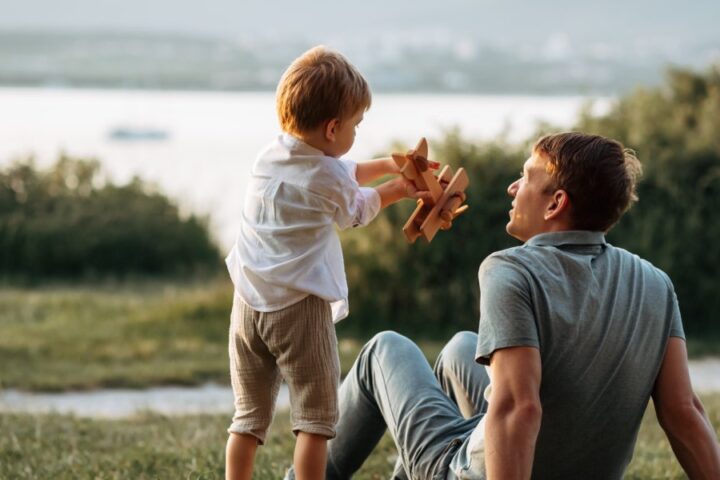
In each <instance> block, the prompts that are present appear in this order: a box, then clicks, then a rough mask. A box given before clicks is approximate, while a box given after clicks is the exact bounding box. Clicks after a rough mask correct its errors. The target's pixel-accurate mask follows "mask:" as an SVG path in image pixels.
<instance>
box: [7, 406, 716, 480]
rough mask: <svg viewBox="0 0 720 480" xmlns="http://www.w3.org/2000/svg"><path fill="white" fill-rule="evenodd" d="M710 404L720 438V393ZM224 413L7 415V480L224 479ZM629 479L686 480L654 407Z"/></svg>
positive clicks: (280, 437)
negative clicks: (102, 416) (123, 417)
mask: <svg viewBox="0 0 720 480" xmlns="http://www.w3.org/2000/svg"><path fill="white" fill-rule="evenodd" d="M703 402H704V404H705V407H706V409H707V411H708V415H709V416H710V419H711V421H712V423H713V425H715V427H716V433H718V434H720V431H718V430H717V429H718V427H720V394H715V395H705V396H703ZM228 423H229V419H228V418H227V417H224V416H217V415H198V416H188V417H162V416H157V415H150V414H148V415H142V416H139V417H137V418H133V419H128V420H88V419H79V418H74V417H71V416H55V415H0V431H2V432H4V433H3V435H0V478H12V479H44V478H53V479H59V480H62V479H68V480H69V479H126V478H133V479H156V478H162V479H164V478H178V479H197V480H199V479H208V480H209V479H221V478H223V468H224V445H225V441H226V439H227V434H226V433H225V429H226V428H227V426H228ZM289 431H290V423H289V418H288V415H287V413H283V414H280V415H278V416H276V418H275V421H274V422H273V425H272V427H271V431H270V434H269V436H268V442H267V444H266V445H265V446H264V447H261V448H259V449H258V456H257V459H256V469H255V476H254V478H257V479H277V478H282V476H283V475H284V472H285V469H286V468H287V467H288V466H289V464H290V460H291V458H292V450H293V445H294V437H293V436H292V434H291V433H289ZM395 458H396V453H395V448H394V445H393V443H392V441H391V439H390V437H389V436H388V435H387V434H386V435H385V437H384V438H383V439H382V441H381V442H380V445H379V446H378V447H377V448H376V449H375V451H374V452H373V454H372V456H371V457H370V458H369V459H368V461H367V462H366V463H365V465H363V468H362V470H361V471H360V472H358V474H357V475H356V476H355V477H354V478H356V479H359V480H369V479H379V478H388V477H389V476H390V474H391V473H392V468H393V465H394V463H395ZM626 478H628V479H655V478H658V479H660V478H662V479H681V478H685V476H684V474H683V472H682V470H681V468H680V466H679V464H678V463H677V461H676V460H675V459H674V456H673V454H672V451H671V450H670V447H669V444H668V443H667V441H666V440H665V437H664V434H663V433H662V431H661V430H660V428H659V427H658V425H657V421H656V420H655V416H654V413H653V411H652V407H650V408H648V411H647V413H646V415H645V418H644V419H643V423H642V427H641V429H640V434H639V437H638V442H637V446H636V449H635V455H634V458H633V461H632V463H631V464H630V466H629V468H628V470H627V473H626Z"/></svg>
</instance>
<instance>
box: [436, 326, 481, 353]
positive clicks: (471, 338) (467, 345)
mask: <svg viewBox="0 0 720 480" xmlns="http://www.w3.org/2000/svg"><path fill="white" fill-rule="evenodd" d="M476 347H477V334H476V333H475V332H470V331H464V332H458V333H456V334H455V335H453V337H452V338H451V339H450V341H449V342H448V343H447V345H445V347H444V348H443V350H442V351H443V356H444V357H445V358H446V359H447V358H466V357H467V356H468V354H469V355H474V353H475V348H476Z"/></svg>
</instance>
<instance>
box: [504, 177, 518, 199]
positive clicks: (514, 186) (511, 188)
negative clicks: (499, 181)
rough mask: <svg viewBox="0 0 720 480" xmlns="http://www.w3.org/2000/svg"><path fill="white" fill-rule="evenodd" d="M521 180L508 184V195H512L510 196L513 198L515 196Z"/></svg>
mask: <svg viewBox="0 0 720 480" xmlns="http://www.w3.org/2000/svg"><path fill="white" fill-rule="evenodd" d="M519 181H520V180H515V181H514V182H513V183H511V184H510V185H509V186H508V188H507V193H508V195H510V196H511V197H513V198H515V194H516V193H517V186H518V182H519Z"/></svg>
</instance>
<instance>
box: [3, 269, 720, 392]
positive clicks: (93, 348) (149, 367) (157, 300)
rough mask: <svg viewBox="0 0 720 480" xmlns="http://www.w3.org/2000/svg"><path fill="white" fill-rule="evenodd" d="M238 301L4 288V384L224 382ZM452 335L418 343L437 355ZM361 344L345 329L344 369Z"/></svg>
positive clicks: (711, 344) (147, 290)
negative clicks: (232, 311) (234, 304)
mask: <svg viewBox="0 0 720 480" xmlns="http://www.w3.org/2000/svg"><path fill="white" fill-rule="evenodd" d="M231 304H232V287H231V284H230V282H229V281H227V280H225V279H224V278H223V279H214V280H208V281H204V282H201V281H193V282H186V283H181V282H177V281H175V282H171V281H135V282H132V283H121V284H112V283H106V284H100V285H92V286H88V285H86V286H48V287H39V288H15V287H4V288H0V332H2V335H0V365H2V366H3V368H0V388H18V389H23V390H37V391H59V390H71V389H93V388H100V387H130V388H141V387H147V386H151V385H196V384H201V383H204V382H218V383H222V384H227V383H229V376H228V360H227V335H228V326H229V315H230V309H231ZM345 321H346V322H361V321H362V319H357V318H353V317H351V318H349V319H347V320H345ZM448 339H449V337H448V338H445V339H436V340H433V341H424V342H423V341H421V342H419V343H420V346H421V348H422V349H423V351H424V352H425V354H426V355H427V357H428V359H429V360H430V361H432V360H433V359H434V358H435V357H436V356H437V353H438V352H439V351H440V349H441V347H442V345H443V344H444V341H446V340H448ZM363 343H364V342H363V340H360V339H353V338H346V337H344V336H342V335H340V345H339V352H340V361H341V368H342V371H343V373H344V372H347V371H348V370H349V368H350V366H351V365H352V362H353V361H354V359H355V358H356V356H357V353H358V352H359V350H360V348H361V347H362V345H363ZM688 343H689V349H690V353H691V355H695V356H703V355H713V354H714V355H718V354H720V340H717V341H716V339H714V338H709V339H692V340H691V341H690V342H688Z"/></svg>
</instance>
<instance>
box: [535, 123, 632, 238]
mask: <svg viewBox="0 0 720 480" xmlns="http://www.w3.org/2000/svg"><path fill="white" fill-rule="evenodd" d="M533 151H534V152H535V153H537V154H540V155H542V156H543V158H545V159H546V160H547V161H548V172H549V173H550V175H551V177H552V179H553V183H552V184H551V185H550V186H549V187H548V188H549V189H551V190H553V191H554V190H559V189H562V190H565V192H567V194H568V196H569V197H570V206H571V219H572V222H573V228H575V229H578V230H595V231H604V232H607V231H608V230H610V228H612V226H613V225H615V223H616V222H617V221H618V220H619V219H620V217H621V216H622V215H623V213H625V212H626V211H627V210H628V209H629V208H630V206H631V205H632V204H633V202H635V201H637V199H638V197H637V193H636V190H635V187H636V184H637V180H638V177H639V176H640V174H641V173H642V167H641V165H640V162H639V161H638V159H637V158H636V157H635V154H634V152H633V151H632V150H628V149H626V148H624V147H623V145H622V144H621V143H620V142H617V141H615V140H612V139H610V138H606V137H602V136H599V135H586V134H583V133H576V132H567V133H557V134H553V135H546V136H544V137H542V138H541V139H540V140H538V141H537V142H536V143H535V146H534V147H533Z"/></svg>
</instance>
